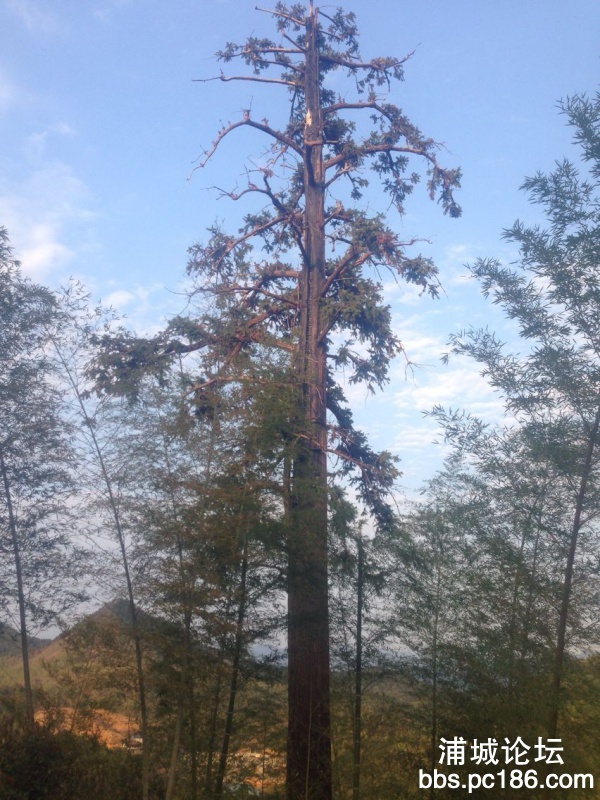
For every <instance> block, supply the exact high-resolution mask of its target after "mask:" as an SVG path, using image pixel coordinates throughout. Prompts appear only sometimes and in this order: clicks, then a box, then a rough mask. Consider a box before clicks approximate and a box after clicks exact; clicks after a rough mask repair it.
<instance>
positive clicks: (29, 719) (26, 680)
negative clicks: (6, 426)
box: [0, 448, 35, 729]
mask: <svg viewBox="0 0 600 800" xmlns="http://www.w3.org/2000/svg"><path fill="white" fill-rule="evenodd" d="M0 470H1V471H2V482H3V484H4V497H5V499H6V508H7V512H8V527H9V529H10V537H11V541H12V547H13V554H14V559H15V573H16V576H17V600H18V603H19V620H20V628H21V659H22V661H23V685H24V687H25V724H26V726H27V727H28V728H29V729H32V728H33V726H34V721H35V717H34V711H33V691H32V688H31V674H30V672H29V642H28V641H27V617H26V615H25V589H24V586H23V569H22V566H21V549H20V547H19V537H18V535H17V520H16V518H15V514H14V509H13V503H12V495H11V492H10V481H9V479H8V470H7V468H6V462H5V461H4V453H3V452H2V448H0Z"/></svg>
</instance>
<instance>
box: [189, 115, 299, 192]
mask: <svg viewBox="0 0 600 800" xmlns="http://www.w3.org/2000/svg"><path fill="white" fill-rule="evenodd" d="M244 125H247V126H249V127H250V128H256V130H259V131H262V132H263V133H266V134H268V135H269V136H271V137H272V138H273V139H276V140H277V141H278V142H281V144H283V145H285V146H286V147H289V148H291V149H292V150H294V151H295V152H296V153H298V155H300V156H302V150H301V148H300V147H298V145H297V144H296V142H295V141H294V140H293V139H290V138H289V136H286V135H285V134H284V133H281V132H280V131H276V130H275V129H274V128H271V127H270V126H268V125H265V124H263V123H260V122H254V120H252V119H250V116H249V114H246V115H245V116H244V119H242V120H240V121H239V122H233V123H231V124H230V125H228V126H227V127H226V128H223V129H222V130H221V131H220V132H219V135H218V136H217V138H216V139H215V141H214V142H213V145H212V147H211V149H210V150H207V151H205V153H204V156H205V157H204V160H203V161H201V162H200V163H199V164H197V165H196V166H195V167H194V169H193V170H192V172H191V173H190V177H191V175H192V174H193V173H194V172H195V171H196V170H197V169H202V168H203V167H205V166H206V165H207V164H208V162H209V161H210V159H211V158H212V157H213V155H214V154H215V153H216V151H217V149H218V147H219V145H220V144H221V142H222V141H223V139H224V138H225V137H226V136H228V135H229V134H230V133H231V132H232V131H234V130H235V129H236V128H241V127H243V126H244ZM188 180H189V178H188Z"/></svg>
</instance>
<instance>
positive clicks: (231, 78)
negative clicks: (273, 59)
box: [192, 73, 300, 87]
mask: <svg viewBox="0 0 600 800" xmlns="http://www.w3.org/2000/svg"><path fill="white" fill-rule="evenodd" d="M211 81H223V83H227V82H228V81H252V82H253V83H278V84H281V85H283V86H292V87H296V86H300V83H299V82H296V81H284V80H282V79H280V78H259V77H258V76H256V75H254V76H253V75H224V74H223V73H221V74H220V75H215V77H214V78H193V79H192V82H193V83H210V82H211Z"/></svg>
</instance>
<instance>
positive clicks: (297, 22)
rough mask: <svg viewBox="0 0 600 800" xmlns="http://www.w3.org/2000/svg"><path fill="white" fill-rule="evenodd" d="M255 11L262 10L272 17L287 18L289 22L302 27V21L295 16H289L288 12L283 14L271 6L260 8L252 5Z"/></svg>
mask: <svg viewBox="0 0 600 800" xmlns="http://www.w3.org/2000/svg"><path fill="white" fill-rule="evenodd" d="M254 10H255V11H262V12H263V13H265V14H271V16H272V17H281V18H282V19H289V21H290V22H293V23H294V25H297V26H298V27H299V28H303V27H304V22H302V21H301V20H299V19H296V18H295V17H292V16H290V14H284V13H283V11H273V9H272V8H261V7H260V6H254Z"/></svg>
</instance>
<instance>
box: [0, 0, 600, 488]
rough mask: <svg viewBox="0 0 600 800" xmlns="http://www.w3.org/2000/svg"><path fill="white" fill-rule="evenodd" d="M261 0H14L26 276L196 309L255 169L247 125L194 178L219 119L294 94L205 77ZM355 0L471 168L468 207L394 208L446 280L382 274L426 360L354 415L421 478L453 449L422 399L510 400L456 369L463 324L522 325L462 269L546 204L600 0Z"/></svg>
mask: <svg viewBox="0 0 600 800" xmlns="http://www.w3.org/2000/svg"><path fill="white" fill-rule="evenodd" d="M255 5H256V0H176V2H166V0H53V2H51V3H49V2H48V0H0V32H1V33H0V40H1V43H2V46H1V47H0V136H1V141H2V147H1V149H0V225H5V226H6V227H7V228H8V231H9V234H10V237H11V240H12V244H13V246H14V248H15V251H16V255H17V257H19V258H20V259H21V261H22V262H23V266H24V269H25V271H26V272H27V274H29V275H30V276H31V277H33V278H34V279H36V280H38V281H40V282H43V283H46V284H48V285H50V286H58V285H59V284H60V283H61V282H63V281H64V280H65V279H66V278H68V277H69V276H70V275H74V276H76V277H78V278H80V279H81V280H82V281H83V282H84V283H85V284H86V285H87V286H88V287H89V289H90V291H91V292H92V294H93V296H94V298H96V299H99V298H102V299H103V300H104V301H105V302H109V303H112V304H113V305H114V306H115V307H116V308H117V309H118V310H119V311H120V312H122V313H124V314H126V315H127V318H128V321H129V324H130V325H131V326H132V327H134V328H137V329H139V330H143V329H145V330H152V329H156V328H158V327H160V326H161V325H162V323H163V321H164V319H165V318H166V317H168V316H169V314H170V313H173V312H176V311H178V310H180V309H181V308H182V307H183V299H182V298H181V296H180V295H178V294H177V287H178V286H181V279H182V275H183V271H184V268H185V263H186V250H187V248H188V247H189V246H190V245H191V244H192V243H193V242H195V241H197V240H199V239H202V238H203V237H204V232H205V230H206V228H207V227H208V226H209V225H210V224H211V223H213V222H214V221H215V219H219V220H224V221H226V222H232V224H233V225H235V222H236V221H237V220H238V219H239V214H240V213H241V211H242V209H238V208H232V207H231V204H228V203H227V201H226V200H218V199H217V196H216V194H215V192H214V191H210V190H209V189H208V188H207V187H210V186H211V185H214V184H215V183H219V185H224V186H225V187H229V186H233V185H234V184H235V183H236V182H237V181H241V180H243V171H244V165H245V163H246V159H247V157H248V156H252V155H254V156H259V155H260V153H261V150H262V143H261V141H260V139H259V138H258V137H257V136H252V135H240V136H239V137H238V138H237V139H236V140H235V142H232V143H231V144H228V146H227V148H226V149H224V150H223V153H222V154H221V156H220V157H217V158H216V159H215V160H214V162H213V164H211V166H210V168H209V169H207V170H205V171H203V172H200V171H197V172H195V173H194V174H193V175H192V177H191V179H189V180H188V178H189V176H190V173H191V171H192V169H193V162H194V159H196V158H197V157H198V156H199V155H200V153H201V152H202V150H203V149H204V148H205V147H206V146H207V145H208V144H210V142H211V141H212V139H213V138H214V134H215V132H216V130H217V129H218V128H219V127H220V123H221V122H222V121H227V120H232V121H233V120H235V119H238V118H240V116H241V113H242V109H243V108H246V107H248V106H249V105H250V104H251V105H252V109H253V114H254V115H255V116H256V118H262V117H263V116H268V117H270V118H275V116H276V115H277V114H278V113H281V114H283V115H284V114H285V99H284V98H283V97H282V96H281V95H278V94H277V93H276V92H275V91H273V90H271V89H267V88H265V87H259V86H255V85H251V84H242V83H238V84H233V83H229V84H222V83H220V82H215V83H208V84H202V83H196V82H194V80H193V79H195V78H206V77H210V76H213V75H216V74H218V71H219V69H220V68H221V66H220V65H219V64H217V63H216V62H215V60H214V58H213V53H214V51H215V50H217V49H218V48H220V47H222V46H223V45H224V44H225V42H227V41H243V40H244V39H245V38H246V36H247V35H249V34H253V35H257V36H271V35H274V34H273V28H272V24H271V20H270V18H269V16H268V14H265V13H261V12H257V11H255V10H254V8H255ZM268 5H269V4H267V3H265V4H264V7H268ZM322 7H323V9H324V10H325V11H328V12H330V11H331V9H332V8H333V7H334V6H331V5H326V4H323V5H322ZM343 7H344V9H346V10H348V11H354V12H355V13H356V15H357V20H358V24H359V28H360V30H361V43H362V44H361V49H362V54H363V57H365V58H371V57H373V56H375V55H395V56H405V55H406V54H408V53H410V52H412V51H414V55H413V56H412V58H411V59H410V61H409V62H408V64H407V65H406V80H405V82H404V83H402V84H399V85H397V86H395V87H394V89H393V92H392V95H391V97H390V100H392V101H393V102H395V103H396V104H397V105H399V106H401V107H402V108H403V109H404V111H405V112H406V113H407V115H408V116H409V117H410V118H411V119H412V121H413V122H414V123H415V124H416V125H418V126H419V127H420V128H421V130H422V131H423V132H424V133H426V134H427V135H429V136H431V137H433V138H434V139H436V140H438V141H441V142H444V143H445V145H446V147H447V153H446V154H445V155H444V157H443V159H442V160H443V161H444V163H445V164H447V165H449V166H453V165H460V166H461V167H462V169H463V172H464V179H463V187H464V188H463V190H462V192H461V194H460V201H461V203H462V206H463V210H464V214H463V217H462V218H461V219H460V220H449V219H446V218H444V217H443V215H442V214H441V212H440V209H439V208H438V207H436V206H435V204H432V203H430V202H429V201H428V200H427V199H426V198H425V197H424V194H425V192H424V191H422V192H421V193H417V195H416V196H415V197H414V198H413V200H412V201H410V202H409V203H408V204H407V214H406V216H405V217H404V218H403V219H399V218H397V217H394V215H393V213H392V212H390V224H391V225H392V226H393V227H397V229H398V230H399V231H402V232H405V233H406V235H407V236H411V237H412V236H420V237H424V238H428V239H430V241H431V244H424V245H423V247H422V249H423V251H424V252H426V253H427V254H428V255H431V256H433V257H434V258H435V260H436V261H437V263H438V265H439V267H440V273H441V280H442V284H443V286H444V290H445V294H444V295H443V296H442V297H441V298H440V299H439V300H437V301H432V300H429V299H427V298H423V297H418V296H417V294H416V293H415V292H413V291H410V290H406V289H405V290H402V289H401V288H398V287H395V286H394V284H393V283H391V282H390V284H389V286H386V293H387V299H388V302H390V304H391V305H392V308H393V312H394V320H395V326H396V329H397V332H398V333H399V335H400V336H401V337H402V339H403V341H404V342H405V345H406V349H407V353H408V356H409V357H410V359H411V360H412V361H414V362H417V363H419V364H421V365H422V366H421V368H419V369H417V370H415V371H413V372H412V373H409V374H408V375H407V374H406V369H405V363H404V362H402V361H401V360H399V361H398V363H397V364H395V365H394V367H393V370H392V381H391V383H390V385H389V387H388V388H387V390H386V391H385V393H384V394H383V395H380V396H378V397H376V398H367V396H366V393H365V391H364V390H363V389H355V388H353V389H352V392H351V395H352V401H353V405H354V408H355V413H356V417H357V420H358V422H359V423H360V425H361V426H362V427H364V428H365V429H367V430H368V431H369V432H370V433H371V435H372V437H373V441H374V444H375V446H377V447H380V448H383V447H385V448H388V449H392V450H393V451H394V452H396V453H397V454H398V455H400V456H401V457H402V460H403V468H404V470H405V479H404V483H405V485H406V486H408V487H411V488H414V487H416V486H418V484H419V482H420V480H422V479H423V478H424V477H427V475H430V474H431V470H432V469H433V465H434V464H435V463H436V461H437V460H439V452H438V450H437V449H436V448H435V447H434V446H432V445H431V444H430V443H431V441H432V439H434V438H435V431H433V430H432V429H431V426H430V424H428V423H424V422H423V421H422V418H421V413H420V412H421V411H422V410H424V409H427V408H430V407H431V406H432V405H433V404H434V403H438V402H440V403H443V404H445V405H451V406H453V407H465V408H467V409H469V410H473V411H475V412H478V413H481V414H482V415H483V416H484V417H486V418H487V419H493V418H495V417H497V415H498V413H499V411H500V409H501V401H500V400H499V398H497V397H496V396H494V395H493V394H492V393H491V392H490V390H489V388H488V387H487V386H486V384H485V382H484V381H483V379H481V378H480V377H479V376H478V375H477V370H476V368H475V367H474V365H471V364H469V363H467V362H453V363H451V364H450V366H449V367H443V366H442V365H441V364H440V363H439V356H440V354H441V353H442V352H444V350H445V342H446V340H447V336H448V334H449V333H450V332H452V331H456V330H457V329H459V328H461V327H462V326H464V325H471V324H472V325H475V326H478V325H481V324H486V323H490V324H492V325H493V326H494V327H496V328H498V329H500V330H501V332H502V333H503V335H505V336H506V337H507V338H509V337H510V336H511V335H512V331H511V329H510V326H508V325H507V324H506V323H505V322H504V321H503V320H502V318H501V317H499V315H498V313H497V311H495V310H494V309H491V308H490V306H489V305H488V304H487V303H485V302H484V301H482V300H480V299H479V295H478V291H477V287H476V286H474V285H473V284H471V283H469V282H467V281H466V280H465V278H464V276H465V274H466V269H465V267H464V264H465V263H466V262H469V261H471V260H473V259H474V258H476V257H477V256H480V255H481V256H496V257H499V258H502V259H504V260H507V261H510V260H511V259H514V258H515V255H516V254H515V253H514V252H511V250H510V248H509V247H508V246H507V245H506V244H505V243H503V242H501V241H500V233H501V230H502V228H503V227H507V226H509V225H510V224H511V223H512V222H513V221H514V220H515V218H517V217H520V218H522V219H524V220H527V221H534V220H535V219H536V211H535V209H534V208H532V207H530V206H529V205H528V204H527V201H526V198H525V197H524V196H523V195H522V193H519V191H518V186H519V185H520V183H521V182H522V180H523V178H524V176H525V175H530V174H533V173H534V172H535V171H537V170H543V171H546V170H549V169H551V168H552V166H553V163H554V160H555V159H558V158H562V157H563V156H564V155H567V156H571V157H576V152H575V151H574V150H573V149H572V147H571V145H570V134H569V131H568V129H567V128H566V127H565V126H564V122H563V120H562V118H561V117H560V116H559V115H558V113H557V109H556V102H557V100H559V99H560V98H562V97H566V96H567V95H570V94H574V93H576V92H588V93H594V92H595V91H596V90H597V88H598V77H599V74H600V61H599V56H600V46H599V45H600V9H599V7H598V4H597V0H570V2H568V3H567V2H566V1H565V0H519V2H517V0H495V2H492V0H477V1H476V0H457V1H456V2H453V3H450V2H448V1H447V0H420V2H416V0H404V2H391V0H380V2H370V3H367V2H366V1H365V0H348V2H344V3H343ZM369 202H370V203H371V202H372V203H373V204H374V205H376V204H377V202H378V198H377V196H376V195H375V194H373V195H370V196H369ZM381 207H382V208H385V205H383V204H382V206H381Z"/></svg>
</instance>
